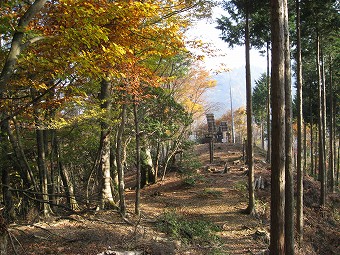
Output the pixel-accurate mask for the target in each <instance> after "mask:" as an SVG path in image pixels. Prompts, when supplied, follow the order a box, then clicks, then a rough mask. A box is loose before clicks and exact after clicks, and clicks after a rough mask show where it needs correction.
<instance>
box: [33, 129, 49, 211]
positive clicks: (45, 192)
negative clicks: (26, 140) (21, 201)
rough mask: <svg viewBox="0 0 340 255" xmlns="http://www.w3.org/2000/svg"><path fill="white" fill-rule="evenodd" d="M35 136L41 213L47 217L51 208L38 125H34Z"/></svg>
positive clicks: (43, 152) (42, 138) (40, 130)
mask: <svg viewBox="0 0 340 255" xmlns="http://www.w3.org/2000/svg"><path fill="white" fill-rule="evenodd" d="M36 138H37V150H38V155H37V157H38V159H37V162H38V169H39V176H40V186H41V192H42V200H43V205H42V207H43V215H44V217H48V216H49V215H50V213H51V208H50V205H49V196H48V186H47V179H48V176H47V168H46V164H45V150H44V136H43V130H42V129H40V127H39V126H37V127H36Z"/></svg>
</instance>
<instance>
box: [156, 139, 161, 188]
mask: <svg viewBox="0 0 340 255" xmlns="http://www.w3.org/2000/svg"><path fill="white" fill-rule="evenodd" d="M160 152H161V142H160V141H159V139H157V149H156V160H155V183H157V181H158V171H159V162H160V156H161V153H160Z"/></svg>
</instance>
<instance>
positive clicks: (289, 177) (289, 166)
mask: <svg viewBox="0 0 340 255" xmlns="http://www.w3.org/2000/svg"><path fill="white" fill-rule="evenodd" d="M284 4H285V6H284V33H285V36H284V48H285V49H284V50H285V51H284V55H285V70H284V79H285V105H286V108H285V129H286V133H285V137H286V139H285V153H286V162H285V178H286V183H285V185H286V191H285V196H286V197H285V254H286V255H293V254H294V245H295V244H294V177H293V131H292V115H293V110H292V90H291V78H290V77H291V67H290V40H289V24H288V3H287V1H284ZM300 131H301V126H300ZM300 138H301V137H300ZM300 144H301V141H300ZM299 156H300V159H301V148H300V155H298V157H299Z"/></svg>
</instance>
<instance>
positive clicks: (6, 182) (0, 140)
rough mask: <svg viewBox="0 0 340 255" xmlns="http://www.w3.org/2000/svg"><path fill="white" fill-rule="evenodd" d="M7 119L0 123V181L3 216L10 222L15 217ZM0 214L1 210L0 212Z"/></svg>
mask: <svg viewBox="0 0 340 255" xmlns="http://www.w3.org/2000/svg"><path fill="white" fill-rule="evenodd" d="M7 122H8V120H5V121H4V122H3V123H2V124H1V129H0V152H1V154H0V162H1V165H0V171H1V181H2V198H3V201H2V203H3V205H4V206H5V208H4V212H3V216H4V218H5V220H6V221H7V222H11V221H13V220H14V219H15V211H14V206H13V205H14V204H13V199H12V193H11V191H10V188H9V187H10V169H11V167H10V157H9V154H10V151H9V142H8V136H7V131H6V129H7V125H8V123H7ZM0 214H1V212H0Z"/></svg>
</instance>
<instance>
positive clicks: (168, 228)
mask: <svg viewBox="0 0 340 255" xmlns="http://www.w3.org/2000/svg"><path fill="white" fill-rule="evenodd" d="M157 226H158V228H159V229H160V230H161V231H162V232H165V233H167V234H169V235H170V236H171V237H173V238H175V239H179V240H181V241H182V242H184V243H193V244H214V243H216V242H218V240H219V238H218V236H217V235H216V232H218V231H220V228H219V227H218V226H216V225H214V224H212V223H210V222H207V221H204V220H188V219H185V218H184V217H183V216H181V215H178V214H177V213H176V212H175V211H171V212H165V213H164V214H162V215H161V216H160V217H159V219H158V223H157Z"/></svg>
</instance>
